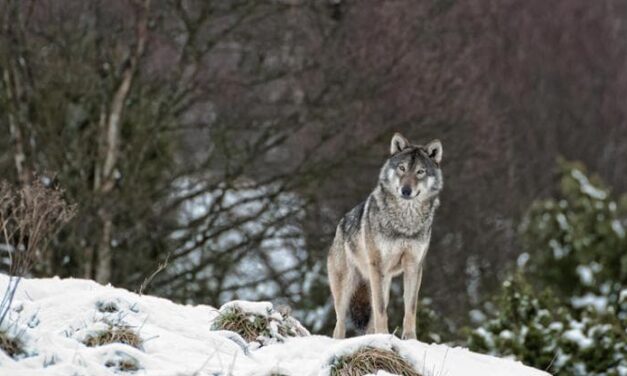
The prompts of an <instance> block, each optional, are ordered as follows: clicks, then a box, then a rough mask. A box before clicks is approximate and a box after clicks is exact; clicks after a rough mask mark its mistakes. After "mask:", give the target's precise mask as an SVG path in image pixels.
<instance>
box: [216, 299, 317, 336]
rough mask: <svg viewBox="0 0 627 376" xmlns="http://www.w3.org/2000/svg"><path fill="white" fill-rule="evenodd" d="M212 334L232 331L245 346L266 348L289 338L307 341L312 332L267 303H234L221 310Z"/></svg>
mask: <svg viewBox="0 0 627 376" xmlns="http://www.w3.org/2000/svg"><path fill="white" fill-rule="evenodd" d="M212 329H213V330H229V331H232V332H235V333H237V334H239V335H240V336H241V337H242V338H243V339H244V340H245V341H246V342H249V343H250V342H256V343H257V344H258V345H260V346H265V345H269V344H273V343H277V342H283V341H284V340H285V339H286V338H287V337H304V336H308V335H309V332H308V331H307V329H305V328H304V327H303V326H302V325H301V324H300V323H299V322H298V321H297V320H296V319H294V318H293V317H291V316H290V315H289V312H279V311H278V310H275V309H274V307H273V306H272V304H271V303H268V302H246V301H232V302H229V303H227V304H225V305H223V306H222V307H221V308H220V313H219V315H218V316H217V317H216V318H215V319H214V321H213V323H212Z"/></svg>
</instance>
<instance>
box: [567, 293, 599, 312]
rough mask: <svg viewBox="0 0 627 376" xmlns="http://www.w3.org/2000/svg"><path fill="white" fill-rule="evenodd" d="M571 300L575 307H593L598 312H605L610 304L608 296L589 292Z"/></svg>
mask: <svg viewBox="0 0 627 376" xmlns="http://www.w3.org/2000/svg"><path fill="white" fill-rule="evenodd" d="M570 302H571V303H572V305H573V307H575V308H583V307H593V308H594V309H595V310H596V311H597V312H605V310H606V309H607V306H608V299H607V297H606V296H600V295H595V294H592V293H587V294H585V295H584V296H578V297H573V298H571V300H570Z"/></svg>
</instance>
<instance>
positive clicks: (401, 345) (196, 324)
mask: <svg viewBox="0 0 627 376" xmlns="http://www.w3.org/2000/svg"><path fill="white" fill-rule="evenodd" d="M7 283H8V277H7V276H5V275H0V289H1V291H4V289H5V288H6V285H7ZM218 314H219V312H218V310H216V309H215V308H212V307H210V306H206V305H198V306H189V305H179V304H175V303H173V302H171V301H169V300H166V299H161V298H157V297H153V296H139V295H137V294H135V293H132V292H129V291H126V290H123V289H119V288H114V287H111V286H101V285H99V284H97V283H95V282H93V281H89V280H80V279H63V280H62V279H58V278H52V279H25V280H22V282H21V283H20V287H19V290H18V292H17V294H16V298H15V301H14V303H13V309H12V311H11V315H10V316H11V317H10V320H9V322H8V323H7V322H6V320H5V323H4V324H3V327H2V328H1V329H2V330H4V331H8V333H9V334H10V335H17V336H18V337H19V338H20V341H21V342H22V343H23V344H24V346H25V354H24V355H22V356H18V357H17V358H16V359H14V358H12V357H9V356H8V355H6V354H5V353H3V352H1V351H0V375H2V376H4V375H7V376H8V375H12V376H17V375H24V376H26V375H28V376H32V375H63V376H72V375H85V376H92V375H93V376H97V375H113V374H126V373H128V374H136V375H155V376H156V375H163V376H174V375H181V376H183V375H185V376H192V375H198V376H201V375H225V376H226V375H259V376H261V375H264V376H266V375H268V376H269V375H274V374H277V375H278V374H281V375H326V374H328V372H329V363H330V362H331V360H332V359H334V358H335V357H337V356H338V355H340V354H345V353H348V352H351V351H353V350H354V349H356V348H358V347H360V346H364V345H370V346H374V347H383V348H391V347H394V348H395V349H396V350H397V351H398V353H400V354H401V355H402V356H403V357H404V358H405V359H407V360H409V361H410V363H412V364H413V365H414V367H415V369H416V370H417V371H418V372H419V373H420V374H421V375H423V376H473V375H477V376H490V375H494V376H505V375H507V376H543V375H544V376H546V375H548V374H547V373H545V372H542V371H539V370H536V369H533V368H530V367H526V366H524V365H522V364H520V363H517V362H513V361H511V360H505V359H497V358H494V357H490V356H485V355H480V354H476V353H473V352H470V351H468V350H466V349H462V348H450V347H447V346H443V345H427V344H424V343H421V342H418V341H401V340H399V339H397V338H395V337H393V336H391V335H372V336H363V337H358V338H353V339H347V340H334V339H331V338H329V337H326V336H317V335H313V336H306V337H298V338H290V339H287V340H286V341H285V342H283V343H275V344H269V345H267V346H263V347H258V345H257V346H245V345H244V342H242V341H241V337H239V336H237V335H234V334H232V332H226V331H213V330H211V327H212V325H211V324H212V320H214V319H215V318H216V317H217V316H218ZM112 322H115V323H123V324H124V325H125V326H127V327H129V328H132V329H133V330H134V331H136V332H137V333H138V334H139V336H140V337H141V340H142V341H143V342H142V344H141V346H140V349H138V348H135V347H132V346H129V345H124V344H120V343H114V344H109V345H104V346H96V347H88V346H86V345H85V344H83V343H84V342H85V340H86V338H89V337H90V336H94V335H95V334H96V333H99V331H100V332H101V331H102V330H103V329H106V327H107V325H109V324H110V323H112ZM107 323H109V324H107ZM129 364H130V365H132V366H133V367H131V368H138V370H136V371H132V372H133V373H131V371H127V372H125V371H123V369H125V367H126V366H128V365H129ZM380 374H384V373H383V372H380Z"/></svg>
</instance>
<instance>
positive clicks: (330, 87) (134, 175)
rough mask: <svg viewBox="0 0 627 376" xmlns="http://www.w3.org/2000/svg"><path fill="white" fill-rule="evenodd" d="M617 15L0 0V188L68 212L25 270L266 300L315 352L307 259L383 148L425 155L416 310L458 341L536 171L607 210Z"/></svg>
mask: <svg viewBox="0 0 627 376" xmlns="http://www.w3.org/2000/svg"><path fill="white" fill-rule="evenodd" d="M626 19H627V3H625V2H624V1H618V0H599V1H589V0H563V1H550V2H549V1H542V0H527V1H513V0H512V1H509V0H507V1H489V0H486V1H459V0H427V1H410V0H395V1H385V2H381V1H374V0H373V1H371V0H361V1H356V0H353V1H350V0H333V1H332V0H329V1H327V0H319V1H306V0H274V1H239V0H220V1H200V0H198V1H193V0H189V1H184V0H153V1H148V0H107V1H97V0H89V1H83V0H38V1H35V0H21V1H20V0H0V28H1V30H0V134H1V135H2V137H0V177H1V179H2V180H7V181H8V182H10V183H11V184H15V185H18V186H24V185H29V184H31V183H32V181H33V179H43V180H45V181H46V184H53V185H58V186H60V187H62V188H63V189H64V190H65V195H66V199H67V200H68V201H69V202H71V203H75V204H77V210H78V212H77V214H76V216H75V217H74V219H73V220H72V221H71V222H70V223H69V224H68V225H67V226H65V227H64V228H63V230H62V231H61V232H60V233H59V234H58V235H57V236H56V237H55V238H54V239H53V241H52V242H51V243H50V245H49V249H48V250H47V252H45V253H42V256H41V260H39V261H38V262H37V263H36V265H35V268H34V269H33V271H32V274H33V275H34V276H39V277H42V276H53V275H59V276H62V277H69V276H72V277H80V278H93V279H96V280H97V281H99V282H101V283H112V284H113V285H116V286H121V287H125V288H128V289H132V290H138V289H139V288H140V286H142V284H144V287H145V289H144V291H145V292H148V293H151V294H156V295H161V296H166V297H169V298H172V299H174V300H176V301H180V302H194V303H205V304H210V305H214V306H219V305H220V304H222V303H224V302H225V301H227V300H231V299H234V298H245V299H254V300H264V299H267V300H272V301H274V302H279V303H285V304H289V305H290V306H291V307H292V308H293V309H294V310H295V315H296V316H297V317H298V318H299V319H301V320H303V321H304V322H305V323H306V324H308V325H310V327H311V328H313V331H315V332H320V333H327V334H328V333H329V332H330V328H331V325H332V324H333V321H334V317H333V315H332V307H331V301H330V293H329V290H328V286H327V281H326V271H325V270H324V264H325V257H326V251H327V247H328V246H329V244H330V242H331V240H332V237H333V234H334V230H335V225H336V223H337V222H338V220H339V218H340V217H341V216H342V215H343V213H345V212H346V211H347V210H349V209H350V208H352V207H353V206H354V205H356V204H357V203H358V202H360V201H361V200H363V199H364V198H365V197H366V195H367V194H368V193H369V192H370V190H371V189H372V188H373V187H374V184H375V182H376V177H377V174H378V169H379V167H380V166H381V164H382V163H383V161H384V159H385V158H386V155H387V152H388V150H389V140H390V138H391V136H392V134H393V133H394V132H396V131H400V132H402V133H403V134H404V135H405V136H407V137H408V138H409V139H410V140H412V141H414V142H417V143H422V142H426V141H429V140H430V139H433V138H439V139H440V140H441V141H442V143H443V147H444V158H443V171H444V178H445V189H444V191H443V193H442V197H441V201H442V205H441V208H440V209H439V211H438V213H437V218H436V223H435V225H434V234H433V239H432V245H431V247H430V251H429V257H428V258H427V269H426V271H425V280H424V283H423V288H422V290H421V296H422V297H423V298H428V299H429V300H430V302H431V303H430V306H431V307H432V308H433V309H434V310H436V311H437V312H440V313H441V315H442V317H445V318H446V319H447V320H448V321H449V324H450V325H452V326H455V327H461V326H464V325H467V324H468V323H469V322H470V317H469V312H471V311H472V310H473V309H476V308H477V307H480V306H481V304H482V303H483V302H484V300H485V297H486V296H488V295H489V294H492V293H493V292H494V291H495V290H496V289H497V288H498V287H499V286H500V283H501V282H502V280H503V279H504V278H505V277H506V275H508V274H509V272H511V270H512V269H513V268H514V265H516V260H517V258H518V257H519V255H520V254H521V253H522V249H521V247H522V245H521V244H522V242H521V241H522V239H521V236H520V231H519V228H520V227H519V226H520V223H521V220H522V218H523V216H524V214H525V213H526V212H527V211H528V209H529V208H530V207H531V205H532V203H533V202H534V201H536V200H539V199H544V198H549V197H552V196H554V195H555V194H556V193H557V187H558V185H557V182H558V180H559V177H558V171H559V168H558V167H559V166H558V157H560V156H561V157H564V158H565V159H567V160H578V161H581V162H583V164H585V165H586V166H587V167H588V168H589V169H590V170H591V171H594V172H595V173H596V174H598V175H599V176H600V177H601V178H602V179H603V180H604V181H605V182H607V184H608V185H609V186H610V187H613V190H614V191H616V192H625V191H627V175H626V174H625V171H627V123H626V120H627V119H626V117H625V115H626V111H627V107H626V106H625V103H624V100H625V98H626V95H627V44H626V43H625V40H627V33H626V32H627V29H626V26H625V25H627V24H626V23H625V20H626ZM396 288H398V286H396ZM392 296H394V294H393V295H392ZM392 300H394V298H393V299H392ZM400 313H401V311H398V312H397V314H394V315H392V318H393V320H392V321H393V322H394V320H396V322H398V321H399V317H398V316H399V314H400Z"/></svg>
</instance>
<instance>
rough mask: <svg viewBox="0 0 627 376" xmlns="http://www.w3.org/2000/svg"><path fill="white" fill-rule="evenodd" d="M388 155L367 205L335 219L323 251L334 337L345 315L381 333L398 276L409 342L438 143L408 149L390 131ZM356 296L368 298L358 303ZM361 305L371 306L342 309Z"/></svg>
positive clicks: (434, 201)
mask: <svg viewBox="0 0 627 376" xmlns="http://www.w3.org/2000/svg"><path fill="white" fill-rule="evenodd" d="M390 152H391V156H390V157H389V158H388V159H387V161H386V162H385V163H384V165H383V167H382V168H381V171H380V172H379V182H378V184H377V186H376V187H375V189H374V190H373V191H372V193H371V194H370V195H369V196H368V198H367V199H366V201H364V202H362V203H360V204H359V205H357V206H356V207H355V208H353V209H352V210H351V211H349V212H348V213H347V214H346V215H345V216H344V217H343V218H342V220H341V221H340V223H339V225H338V227H337V230H336V235H335V239H334V241H333V245H332V246H331V249H330V250H329V256H328V259H327V266H328V272H329V282H330V285H331V292H332V293H333V299H334V304H335V310H336V315H337V323H336V327H335V330H334V332H333V335H334V337H336V338H342V337H344V335H345V326H344V325H345V324H344V321H345V320H346V318H347V314H348V313H349V311H350V313H351V315H352V316H359V317H361V319H360V320H358V321H360V323H362V324H363V322H364V319H363V318H364V317H366V318H369V319H370V322H369V324H368V328H369V329H368V331H369V332H373V331H374V332H377V333H387V331H388V328H387V312H386V310H387V305H388V302H389V286H390V282H391V279H392V277H394V276H397V275H399V274H401V273H404V299H405V319H404V321H403V337H404V338H416V329H415V314H416V304H417V299H418V290H419V289H420V282H421V279H422V269H423V263H424V258H425V255H426V253H427V248H428V245H429V241H430V238H431V226H432V223H433V217H434V215H435V210H436V209H437V207H438V206H439V198H438V195H439V193H440V191H441V190H442V186H443V182H442V172H441V169H440V162H441V160H442V144H441V143H440V141H438V140H434V141H432V142H430V143H428V144H427V145H426V146H420V145H412V144H410V143H409V142H408V141H407V139H406V138H404V137H403V136H401V135H400V134H398V133H397V134H395V135H394V137H393V138H392V141H391V144H390ZM359 294H368V296H366V298H365V299H363V296H361V298H360V297H359V296H357V295H359ZM356 296H357V298H356ZM363 301H367V302H369V303H370V306H367V305H366V306H365V307H349V305H351V304H356V303H355V302H363ZM349 308H350V310H349ZM358 308H359V309H361V310H363V311H364V312H359V309H358ZM372 308H374V309H372ZM366 310H367V312H366ZM370 312H372V315H371V314H370Z"/></svg>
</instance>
